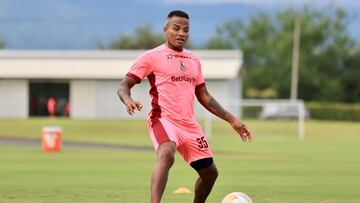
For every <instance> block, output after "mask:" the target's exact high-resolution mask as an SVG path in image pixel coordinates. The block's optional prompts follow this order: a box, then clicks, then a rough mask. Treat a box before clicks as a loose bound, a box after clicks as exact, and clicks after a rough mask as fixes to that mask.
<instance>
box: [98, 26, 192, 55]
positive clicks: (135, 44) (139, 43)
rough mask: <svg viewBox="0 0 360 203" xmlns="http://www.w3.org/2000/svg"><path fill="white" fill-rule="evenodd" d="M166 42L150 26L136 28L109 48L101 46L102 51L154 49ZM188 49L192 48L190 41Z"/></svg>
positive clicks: (112, 43) (160, 34)
mask: <svg viewBox="0 0 360 203" xmlns="http://www.w3.org/2000/svg"><path fill="white" fill-rule="evenodd" d="M164 42H165V37H164V35H163V34H162V33H156V32H154V31H153V30H152V27H151V26H150V25H144V26H140V27H137V28H135V30H134V33H132V34H125V35H121V36H119V38H118V39H116V40H114V41H112V42H110V44H109V45H108V46H101V45H100V46H99V48H101V49H152V48H154V47H157V46H159V45H161V44H163V43H164ZM185 47H186V48H191V47H192V46H191V42H190V41H188V42H187V44H186V46H185Z"/></svg>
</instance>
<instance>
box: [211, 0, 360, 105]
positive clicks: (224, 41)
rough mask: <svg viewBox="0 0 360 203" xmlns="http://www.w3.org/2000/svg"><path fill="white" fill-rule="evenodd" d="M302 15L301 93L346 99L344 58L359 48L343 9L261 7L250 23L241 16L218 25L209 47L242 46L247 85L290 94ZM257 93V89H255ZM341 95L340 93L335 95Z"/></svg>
mask: <svg viewBox="0 0 360 203" xmlns="http://www.w3.org/2000/svg"><path fill="white" fill-rule="evenodd" d="M297 14H300V16H301V28H302V29H301V39H300V41H301V44H300V72H299V75H300V77H299V89H298V92H299V94H298V95H299V97H300V98H302V99H305V100H317V101H322V100H324V101H344V100H345V95H346V94H347V92H344V88H343V86H342V75H343V73H344V72H347V71H349V70H348V67H347V66H345V61H346V59H347V58H348V57H349V55H350V54H351V52H353V50H355V48H356V46H355V45H356V43H355V40H354V39H352V38H351V37H350V35H349V34H348V33H347V31H346V26H347V23H349V22H350V19H349V17H348V15H347V13H346V11H344V10H343V9H340V8H334V7H332V6H329V7H327V8H324V9H316V8H311V7H308V6H305V7H304V8H303V9H301V10H299V11H297V10H294V9H287V10H284V11H280V12H279V13H277V14H274V15H271V14H268V13H265V12H261V11H259V12H258V13H257V14H256V15H254V16H252V17H250V19H249V23H245V22H244V21H242V20H240V19H235V20H232V21H228V22H226V23H225V24H224V25H223V26H221V27H219V28H218V29H217V31H216V33H215V35H214V36H213V37H212V38H211V39H210V41H209V42H208V43H207V45H206V47H207V48H214V46H213V45H214V44H215V45H218V46H217V47H216V48H228V47H231V48H240V49H241V50H242V51H243V53H244V63H245V77H244V88H245V92H246V91H247V90H252V91H253V90H254V89H255V90H258V91H263V90H266V89H274V90H275V91H276V94H275V95H278V97H281V98H289V95H290V82H291V81H290V78H291V77H290V74H291V58H292V57H291V56H292V45H293V42H292V40H293V30H294V22H295V17H296V15H297ZM253 92H254V91H253ZM335 95H336V96H335Z"/></svg>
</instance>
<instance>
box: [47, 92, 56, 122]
mask: <svg viewBox="0 0 360 203" xmlns="http://www.w3.org/2000/svg"><path fill="white" fill-rule="evenodd" d="M46 106H47V110H48V114H49V116H50V117H54V116H55V115H56V100H55V99H54V97H49V99H48V100H47V104H46Z"/></svg>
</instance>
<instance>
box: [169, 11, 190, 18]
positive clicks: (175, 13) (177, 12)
mask: <svg viewBox="0 0 360 203" xmlns="http://www.w3.org/2000/svg"><path fill="white" fill-rule="evenodd" d="M173 16H178V17H183V18H186V19H188V20H189V15H188V14H187V13H185V12H184V11H181V10H173V11H171V12H170V13H169V15H168V18H171V17H173Z"/></svg>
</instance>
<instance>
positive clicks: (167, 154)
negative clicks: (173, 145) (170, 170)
mask: <svg viewBox="0 0 360 203" xmlns="http://www.w3.org/2000/svg"><path fill="white" fill-rule="evenodd" d="M158 159H159V161H164V162H166V163H170V164H173V163H174V161H175V155H174V153H173V152H172V151H170V150H167V151H163V152H162V153H159V156H158Z"/></svg>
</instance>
